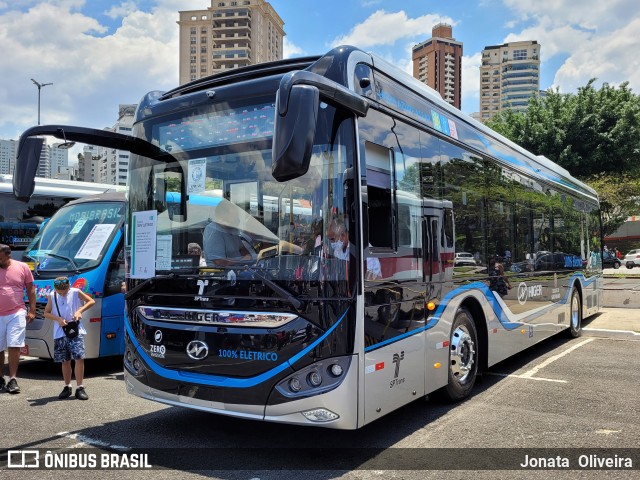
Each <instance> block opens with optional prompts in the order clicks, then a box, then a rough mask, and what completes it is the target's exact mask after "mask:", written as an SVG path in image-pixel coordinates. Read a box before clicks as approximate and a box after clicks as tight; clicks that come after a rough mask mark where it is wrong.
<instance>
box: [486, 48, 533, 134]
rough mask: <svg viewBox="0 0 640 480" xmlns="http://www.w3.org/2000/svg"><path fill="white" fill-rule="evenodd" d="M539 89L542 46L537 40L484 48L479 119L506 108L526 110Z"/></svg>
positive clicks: (489, 116) (491, 115) (487, 117)
mask: <svg viewBox="0 0 640 480" xmlns="http://www.w3.org/2000/svg"><path fill="white" fill-rule="evenodd" d="M539 90H540V44H539V43H538V42H537V41H535V40H529V41H523V42H510V43H505V44H503V45H495V46H489V47H485V48H484V50H483V51H482V65H481V66H480V118H481V120H482V121H483V122H486V121H487V120H488V119H490V118H491V117H493V116H494V115H495V114H497V113H499V112H501V111H502V110H505V109H508V108H510V109H512V110H516V111H520V112H522V111H525V110H526V109H527V105H528V103H529V99H530V98H531V97H532V96H534V95H538V92H539Z"/></svg>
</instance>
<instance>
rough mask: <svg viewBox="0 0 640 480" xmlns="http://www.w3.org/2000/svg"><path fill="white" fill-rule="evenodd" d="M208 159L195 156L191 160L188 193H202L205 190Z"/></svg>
mask: <svg viewBox="0 0 640 480" xmlns="http://www.w3.org/2000/svg"><path fill="white" fill-rule="evenodd" d="M206 169H207V159H206V158H195V159H193V160H189V180H188V182H189V184H188V185H187V192H188V193H190V194H191V193H202V192H204V190H205V185H204V179H205V177H206V175H205V173H206Z"/></svg>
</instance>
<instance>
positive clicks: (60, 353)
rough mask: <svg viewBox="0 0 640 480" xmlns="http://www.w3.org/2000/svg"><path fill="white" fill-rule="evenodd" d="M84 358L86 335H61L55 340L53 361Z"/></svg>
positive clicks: (59, 361) (60, 361)
mask: <svg viewBox="0 0 640 480" xmlns="http://www.w3.org/2000/svg"><path fill="white" fill-rule="evenodd" d="M83 358H84V335H78V336H77V337H76V338H67V337H60V338H56V339H54V340H53V361H54V362H58V363H62V362H68V361H69V360H71V359H73V360H81V359H83Z"/></svg>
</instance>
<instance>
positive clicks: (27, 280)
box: [0, 244, 36, 394]
mask: <svg viewBox="0 0 640 480" xmlns="http://www.w3.org/2000/svg"><path fill="white" fill-rule="evenodd" d="M25 290H26V291H27V298H28V299H29V311H28V312H27V309H26V306H25V304H24V291H25ZM35 317H36V291H35V288H34V287H33V275H32V273H31V270H29V267H28V266H27V264H26V263H23V262H19V261H18V260H13V259H12V258H11V248H10V247H9V245H4V244H0V390H2V389H4V388H5V380H4V373H3V372H4V350H5V348H6V349H7V351H8V353H9V382H8V383H7V384H6V389H7V391H8V392H9V393H13V394H16V393H20V387H19V386H18V382H17V380H16V375H17V374H18V363H19V362H20V348H22V347H24V337H25V333H26V329H27V323H30V322H32V321H33V319H34V318H35Z"/></svg>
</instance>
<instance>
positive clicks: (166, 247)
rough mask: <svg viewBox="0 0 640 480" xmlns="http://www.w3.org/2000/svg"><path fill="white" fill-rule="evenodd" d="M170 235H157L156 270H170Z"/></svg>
mask: <svg viewBox="0 0 640 480" xmlns="http://www.w3.org/2000/svg"><path fill="white" fill-rule="evenodd" d="M172 241H173V239H172V237H171V235H158V238H157V239H156V255H157V257H156V269H157V270H171V245H172Z"/></svg>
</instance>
